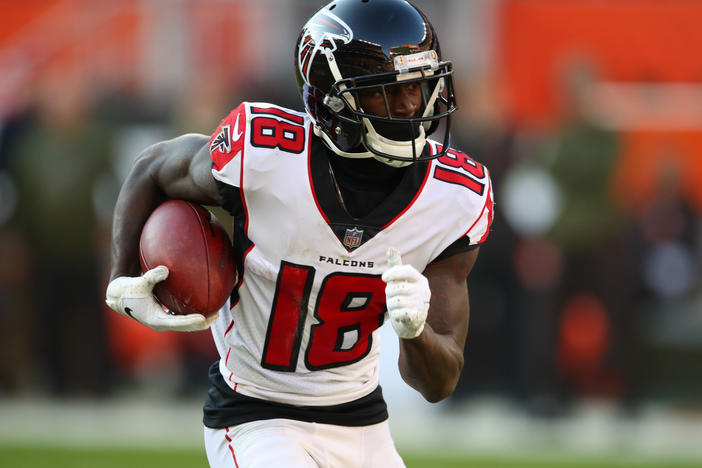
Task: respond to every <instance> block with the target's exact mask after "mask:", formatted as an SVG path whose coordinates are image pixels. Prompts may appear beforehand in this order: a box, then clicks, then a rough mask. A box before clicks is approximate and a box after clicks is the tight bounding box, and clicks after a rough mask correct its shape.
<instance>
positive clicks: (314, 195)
mask: <svg viewBox="0 0 702 468" xmlns="http://www.w3.org/2000/svg"><path fill="white" fill-rule="evenodd" d="M313 133H314V132H313V131H312V124H310V129H309V135H310V136H309V141H308V142H307V178H308V180H309V182H310V191H311V192H312V198H314V204H315V205H317V211H319V214H321V215H322V218H324V221H325V222H326V223H327V224H330V221H329V217H328V216H327V214H326V213H325V212H324V210H323V209H322V205H320V204H319V200H318V199H317V192H315V190H314V182H313V181H312V135H313Z"/></svg>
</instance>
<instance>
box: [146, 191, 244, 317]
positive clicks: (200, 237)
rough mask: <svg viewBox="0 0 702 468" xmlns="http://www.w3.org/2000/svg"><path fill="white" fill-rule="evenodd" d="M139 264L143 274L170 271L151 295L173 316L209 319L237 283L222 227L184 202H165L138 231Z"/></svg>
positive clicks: (227, 240) (214, 219)
mask: <svg viewBox="0 0 702 468" xmlns="http://www.w3.org/2000/svg"><path fill="white" fill-rule="evenodd" d="M139 260H140V262H141V269H142V271H143V272H145V271H147V270H149V269H151V268H154V267H157V266H159V265H165V266H167V267H168V271H169V274H168V278H166V280H165V281H162V282H160V283H157V284H156V286H155V287H154V294H155V295H156V297H157V298H158V300H159V301H160V302H161V304H163V305H164V306H166V307H167V308H168V309H169V310H170V311H171V312H173V313H175V314H194V313H197V314H203V315H205V316H209V315H212V314H213V313H215V312H216V311H217V310H219V308H220V307H222V305H224V303H225V302H226V300H227V298H228V297H229V296H230V295H231V292H232V289H234V284H235V282H236V267H235V265H234V256H233V251H232V243H231V241H230V240H229V236H228V234H227V232H226V231H225V230H224V227H223V226H222V224H221V222H220V221H219V220H218V219H217V218H216V217H215V216H214V215H213V214H212V213H210V212H209V211H208V210H206V209H204V208H203V207H201V206H199V205H197V204H194V203H190V202H187V201H183V200H169V201H167V202H165V203H163V204H161V205H159V206H158V207H157V208H156V209H155V210H154V212H153V213H151V216H149V219H148V220H147V221H146V224H145V225H144V228H143V229H142V231H141V238H140V240H139Z"/></svg>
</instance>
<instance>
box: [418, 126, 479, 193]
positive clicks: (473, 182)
mask: <svg viewBox="0 0 702 468" xmlns="http://www.w3.org/2000/svg"><path fill="white" fill-rule="evenodd" d="M428 141H429V146H430V150H431V152H432V154H434V155H435V154H439V153H443V154H442V155H441V156H439V157H438V158H435V159H434V160H433V161H432V162H433V167H432V168H431V171H432V174H431V175H432V177H433V178H434V179H436V180H438V181H439V182H443V183H445V184H448V187H452V188H456V189H458V190H459V192H460V191H461V188H463V189H466V191H465V193H466V195H468V196H471V197H475V196H476V195H477V196H478V197H479V198H481V199H484V198H486V197H491V196H492V194H491V191H492V183H491V181H490V173H489V171H488V169H487V167H485V166H484V165H483V164H481V163H480V162H478V161H476V160H475V159H474V158H473V157H471V156H469V155H468V154H466V153H465V152H463V151H461V150H459V149H457V148H454V147H451V146H449V147H448V149H447V150H446V151H445V152H444V151H443V149H444V148H443V146H442V145H441V144H440V143H438V142H435V141H433V140H428Z"/></svg>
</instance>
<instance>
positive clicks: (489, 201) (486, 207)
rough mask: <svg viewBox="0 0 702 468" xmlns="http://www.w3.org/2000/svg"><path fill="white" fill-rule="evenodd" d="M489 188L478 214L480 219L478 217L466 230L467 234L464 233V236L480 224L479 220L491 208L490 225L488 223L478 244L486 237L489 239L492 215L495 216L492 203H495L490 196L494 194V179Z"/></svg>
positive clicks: (489, 214)
mask: <svg viewBox="0 0 702 468" xmlns="http://www.w3.org/2000/svg"><path fill="white" fill-rule="evenodd" d="M488 188H489V192H488V196H487V198H486V200H485V204H484V205H483V209H482V210H481V211H480V215H479V216H478V219H476V220H475V222H474V223H473V224H471V226H470V227H469V228H468V230H467V231H466V232H465V234H463V236H467V235H468V233H469V232H470V231H471V229H473V228H474V227H475V225H476V224H478V221H480V220H481V218H482V217H483V213H485V210H489V212H488V225H487V228H486V229H485V234H483V236H482V237H481V238H480V240H479V241H478V242H476V243H477V244H480V243H482V242H484V241H485V239H487V236H488V233H489V232H490V226H491V225H492V217H493V215H492V205H493V203H492V197H491V196H490V195H491V194H492V181H490V186H489V187H488Z"/></svg>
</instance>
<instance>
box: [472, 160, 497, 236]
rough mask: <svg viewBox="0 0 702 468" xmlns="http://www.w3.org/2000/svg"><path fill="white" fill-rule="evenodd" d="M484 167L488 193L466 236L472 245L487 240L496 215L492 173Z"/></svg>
mask: <svg viewBox="0 0 702 468" xmlns="http://www.w3.org/2000/svg"><path fill="white" fill-rule="evenodd" d="M483 168H484V171H485V177H486V179H487V184H486V189H487V190H486V194H485V198H484V200H485V201H484V203H483V207H482V209H480V212H479V214H478V216H477V218H476V219H475V221H474V222H473V224H472V225H471V226H470V228H469V229H468V231H467V232H466V234H465V236H466V237H467V238H468V239H469V240H470V245H478V244H482V243H483V242H485V241H486V240H487V237H488V235H489V234H490V228H491V226H492V220H493V219H494V217H495V202H494V195H493V193H492V181H491V180H490V174H489V172H488V170H487V168H485V167H484V166H483Z"/></svg>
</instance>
